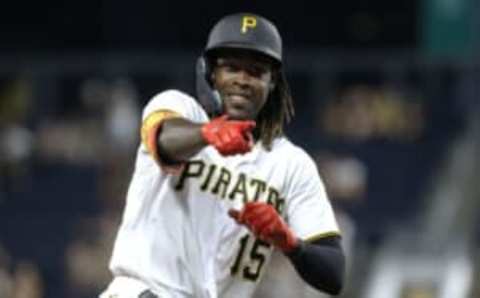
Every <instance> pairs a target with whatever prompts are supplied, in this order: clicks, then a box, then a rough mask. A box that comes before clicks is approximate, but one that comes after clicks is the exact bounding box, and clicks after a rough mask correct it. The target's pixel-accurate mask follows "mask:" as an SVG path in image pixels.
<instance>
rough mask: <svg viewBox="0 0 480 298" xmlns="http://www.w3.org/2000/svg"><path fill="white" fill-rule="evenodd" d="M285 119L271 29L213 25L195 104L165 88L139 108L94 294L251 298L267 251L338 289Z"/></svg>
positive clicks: (334, 239) (316, 197)
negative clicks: (105, 262)
mask: <svg viewBox="0 0 480 298" xmlns="http://www.w3.org/2000/svg"><path fill="white" fill-rule="evenodd" d="M292 115H293V105H292V100H291V96H290V92H289V89H288V85H287V82H286V79H285V76H284V74H283V71H282V42H281V38H280V35H279V33H278V31H277V29H276V28H275V26H274V25H273V24H272V23H271V22H269V21H268V20H266V19H265V18H263V17H260V16H257V15H254V14H234V15H229V16H226V17H224V18H223V19H221V20H220V21H219V22H218V23H217V24H216V25H215V26H214V28H213V29H212V31H211V32H210V35H209V39H208V42H207V46H206V48H205V51H204V53H203V54H202V55H201V57H200V58H199V60H198V63H197V97H196V98H192V97H191V96H189V95H187V94H185V93H183V92H181V91H177V90H167V91H164V92H161V93H159V94H158V95H156V96H154V97H153V98H152V99H151V100H150V101H149V103H148V104H147V105H146V107H145V108H144V111H143V117H142V119H143V123H142V129H141V137H142V143H141V145H140V147H139V149H138V152H137V159H136V166H135V171H134V174H133V178H132V181H131V183H130V187H129V191H128V195H127V202H126V206H125V211H124V216H123V220H122V224H121V226H120V229H119V231H118V235H117V238H116V241H115V245H114V249H113V255H112V258H111V262H110V269H111V271H112V273H113V275H114V279H113V281H112V282H111V283H110V285H109V286H108V288H107V290H106V291H105V292H104V293H103V294H102V295H101V297H102V298H109V297H117V298H123V297H162V298H163V297H250V296H251V295H252V294H253V292H254V290H255V287H256V285H257V284H258V282H259V281H260V279H261V277H262V274H263V272H264V270H265V267H266V266H267V264H268V261H269V259H270V255H271V253H272V251H273V250H274V249H278V250H280V251H282V252H283V253H284V254H285V255H286V256H288V258H289V260H291V262H292V264H293V265H294V267H295V268H296V270H297V271H298V273H299V274H300V276H301V277H302V278H303V279H304V280H305V281H306V282H307V283H309V284H310V285H312V286H314V287H316V288H317V289H319V290H322V291H325V292H327V293H330V294H336V293H338V292H339V291H340V290H341V288H342V284H343V271H344V256H343V253H342V249H341V246H340V241H339V240H340V233H339V229H338V227H337V224H336V220H335V217H334V214H333V212H332V208H331V206H330V203H329V201H328V199H327V196H326V194H325V190H324V187H323V184H322V182H321V180H320V177H319V175H318V172H317V169H316V167H315V164H314V162H313V161H312V159H311V158H310V157H309V156H308V155H307V154H306V153H305V151H303V150H302V149H300V148H299V147H297V146H295V145H294V144H292V143H291V142H290V141H289V140H288V139H287V138H286V137H285V136H284V133H283V125H284V123H285V122H287V121H288V120H290V118H291V116H292Z"/></svg>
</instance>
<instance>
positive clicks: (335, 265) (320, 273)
mask: <svg viewBox="0 0 480 298" xmlns="http://www.w3.org/2000/svg"><path fill="white" fill-rule="evenodd" d="M287 256H288V258H289V259H290V261H291V262H292V264H293V266H294V267H295V269H296V271H297V272H298V273H299V275H300V276H301V277H302V279H303V280H304V281H305V282H307V283H308V284H309V285H311V286H313V287H314V288H316V289H318V290H321V291H324V292H327V293H328V294H332V295H338V294H339V293H340V291H341V290H342V288H343V283H344V275H345V256H344V254H343V251H342V248H341V246H340V244H339V242H335V241H334V242H330V243H326V242H323V243H322V242H321V241H320V242H316V243H306V242H302V243H301V244H300V246H299V247H298V249H296V250H295V251H294V252H292V253H290V254H288V255H287Z"/></svg>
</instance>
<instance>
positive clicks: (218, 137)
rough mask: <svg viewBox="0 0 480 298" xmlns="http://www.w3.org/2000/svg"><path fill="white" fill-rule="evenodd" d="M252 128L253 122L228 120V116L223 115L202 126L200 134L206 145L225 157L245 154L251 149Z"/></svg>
mask: <svg viewBox="0 0 480 298" xmlns="http://www.w3.org/2000/svg"><path fill="white" fill-rule="evenodd" d="M254 128H255V121H251V120H248V121H240V120H228V116H227V115H223V116H220V117H218V118H215V119H213V120H212V121H210V122H208V123H206V124H204V125H203V126H202V129H201V132H202V136H203V138H204V140H205V141H206V142H207V143H208V144H210V145H212V146H213V147H215V149H217V151H218V152H220V154H222V155H225V156H227V155H234V154H241V153H247V152H249V151H250V150H251V149H252V147H253V136H252V130H253V129H254Z"/></svg>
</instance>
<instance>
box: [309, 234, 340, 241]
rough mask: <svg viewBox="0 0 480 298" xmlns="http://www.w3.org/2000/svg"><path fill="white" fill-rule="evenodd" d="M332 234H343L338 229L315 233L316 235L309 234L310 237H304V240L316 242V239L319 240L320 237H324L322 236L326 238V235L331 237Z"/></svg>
mask: <svg viewBox="0 0 480 298" xmlns="http://www.w3.org/2000/svg"><path fill="white" fill-rule="evenodd" d="M331 236H341V234H340V232H336V231H330V232H325V233H319V234H315V235H312V236H309V237H307V238H305V239H303V241H305V242H314V241H316V240H318V239H322V238H326V237H331Z"/></svg>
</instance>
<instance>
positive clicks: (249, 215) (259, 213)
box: [228, 202, 298, 253]
mask: <svg viewBox="0 0 480 298" xmlns="http://www.w3.org/2000/svg"><path fill="white" fill-rule="evenodd" d="M228 215H230V217H232V218H233V219H235V221H236V222H237V223H239V224H243V225H245V226H246V227H247V228H248V229H249V230H250V231H252V233H253V234H254V235H255V236H256V237H257V238H259V239H261V240H263V241H266V242H268V243H270V244H272V245H274V246H275V247H277V248H279V249H281V250H282V251H283V252H284V253H288V252H291V251H293V250H294V249H295V248H296V247H297V246H298V239H297V237H295V235H294V234H293V231H292V230H291V229H290V228H289V227H288V226H287V224H286V223H285V222H284V221H283V219H282V218H281V217H280V215H279V214H278V213H277V211H276V210H275V208H273V206H272V205H269V204H267V203H261V202H249V203H247V204H245V206H244V207H243V209H242V210H241V211H238V210H234V209H230V210H229V211H228Z"/></svg>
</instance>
